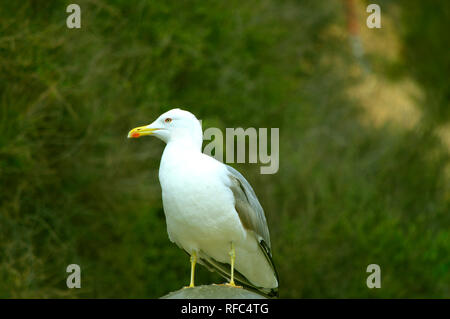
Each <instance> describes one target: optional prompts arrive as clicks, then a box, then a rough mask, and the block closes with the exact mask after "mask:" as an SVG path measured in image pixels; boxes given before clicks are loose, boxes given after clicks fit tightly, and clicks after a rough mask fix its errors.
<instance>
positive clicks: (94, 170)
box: [0, 0, 450, 298]
mask: <svg viewBox="0 0 450 319" xmlns="http://www.w3.org/2000/svg"><path fill="white" fill-rule="evenodd" d="M71 2H73V1H2V2H1V4H0V297H3V298H49V297H51V298H79V297H86V298H100V297H102V298H110V297H111V298H132V297H134V298H157V297H160V296H162V295H164V294H166V293H168V292H169V291H173V290H177V289H179V288H180V287H181V286H184V285H186V284H188V280H189V271H190V265H189V259H188V257H187V256H186V254H185V253H184V252H183V251H182V250H180V249H178V248H177V247H176V246H175V245H174V244H172V243H170V241H169V239H168V236H167V232H166V225H165V219H164V213H163V210H162V203H161V191H160V186H159V182H158V177H157V174H158V166H159V160H160V156H161V153H162V150H163V147H164V145H163V143H162V142H161V141H159V140H156V139H151V138H146V139H138V140H128V139H127V138H126V135H127V133H128V131H129V129H131V128H133V127H135V126H138V125H143V124H148V123H150V122H152V121H153V120H154V119H155V118H156V117H157V116H158V115H159V114H161V113H162V112H164V111H166V110H168V109H171V108H173V107H181V108H184V109H187V110H189V111H191V112H193V113H194V114H195V115H196V116H197V117H198V118H200V119H202V120H203V126H204V128H206V127H219V128H221V129H225V128H226V127H244V128H246V127H256V128H258V127H279V128H280V169H279V172H278V173H277V174H275V175H260V174H259V167H260V165H255V164H248V165H236V164H232V165H233V166H234V167H235V168H237V169H239V170H240V171H241V172H243V173H244V175H245V176H246V177H247V179H248V180H249V181H250V183H251V184H252V185H253V187H254V189H255V191H256V193H257V194H258V196H259V199H260V201H261V204H262V206H263V207H264V209H265V212H266V216H267V219H268V223H269V227H270V231H271V237H272V247H273V255H274V259H275V263H276V265H277V268H278V272H279V275H280V297H282V298H320V297H328V298H348V297H352V298H360V297H361V298H368V297H369V298H370V297H376V298H379V297H384V298H421V297H425V298H428V297H437V298H443V297H446V298H449V297H450V289H449V287H450V216H449V213H450V192H449V191H450V187H449V184H450V183H449V177H450V167H449V149H450V124H449V119H450V108H449V100H450V89H449V83H450V81H449V71H450V63H449V58H450V55H449V52H450V50H449V41H448V36H446V35H445V34H446V32H447V31H448V30H450V26H449V22H450V2H449V1H440V2H438V1H436V2H434V1H433V2H428V1H419V0H413V1H378V2H377V3H378V4H379V5H380V6H381V23H382V28H381V29H368V28H367V27H366V25H365V20H366V18H367V16H368V15H369V14H368V13H366V10H365V9H366V6H367V5H368V4H369V2H363V1H356V0H355V1H340V0H334V1H288V0H286V1H278V0H262V1H256V0H250V1H235V0H231V1H125V0H114V1H106V0H83V1H82V0H79V1H76V3H78V4H79V5H80V7H81V11H82V14H81V24H82V27H81V29H68V28H67V27H66V18H67V16H68V15H69V14H68V13H66V6H67V5H68V4H70V3H71ZM349 22H350V24H353V25H357V26H358V28H357V29H358V30H359V31H358V32H357V33H356V34H353V36H352V35H351V34H352V33H351V32H350V31H349V28H348V24H349ZM446 37H447V38H446ZM352 41H359V42H356V43H359V44H361V45H362V48H363V49H364V52H365V53H364V55H363V56H360V55H359V54H358V51H355V50H354V49H352V48H353V47H352V43H355V42H352ZM72 263H76V264H79V265H80V266H81V270H82V276H81V285H82V288H81V289H68V288H67V287H66V278H67V275H68V274H67V273H66V272H65V270H66V267H67V265H68V264H72ZM371 263H376V264H379V265H380V266H381V272H382V273H381V279H382V288H381V289H368V288H367V286H366V278H367V276H368V275H369V274H368V273H366V267H367V265H368V264H371ZM212 282H216V283H217V282H223V279H222V278H221V277H220V276H219V275H217V274H215V273H210V272H208V271H207V270H206V269H205V268H203V267H199V268H198V271H197V283H198V284H209V283H212Z"/></svg>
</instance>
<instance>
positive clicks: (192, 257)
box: [184, 251, 197, 288]
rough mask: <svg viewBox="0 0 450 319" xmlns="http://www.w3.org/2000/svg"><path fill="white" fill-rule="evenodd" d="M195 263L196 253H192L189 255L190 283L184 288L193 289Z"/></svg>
mask: <svg viewBox="0 0 450 319" xmlns="http://www.w3.org/2000/svg"><path fill="white" fill-rule="evenodd" d="M196 263H197V252H196V251H193V252H192V255H191V283H190V284H189V286H186V287H184V288H193V287H194V276H195V264H196Z"/></svg>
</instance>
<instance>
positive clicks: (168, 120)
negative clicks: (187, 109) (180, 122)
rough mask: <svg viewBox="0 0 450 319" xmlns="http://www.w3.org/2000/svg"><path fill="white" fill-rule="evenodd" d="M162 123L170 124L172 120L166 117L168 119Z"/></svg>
mask: <svg viewBox="0 0 450 319" xmlns="http://www.w3.org/2000/svg"><path fill="white" fill-rule="evenodd" d="M164 122H166V123H170V122H172V119H171V118H170V117H168V118H166V119H165V120H164Z"/></svg>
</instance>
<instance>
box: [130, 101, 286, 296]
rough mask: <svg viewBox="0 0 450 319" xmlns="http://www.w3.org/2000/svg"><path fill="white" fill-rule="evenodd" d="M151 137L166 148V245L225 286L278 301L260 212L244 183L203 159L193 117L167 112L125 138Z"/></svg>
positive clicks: (161, 176) (163, 176)
mask: <svg viewBox="0 0 450 319" xmlns="http://www.w3.org/2000/svg"><path fill="white" fill-rule="evenodd" d="M147 135H153V136H155V137H157V138H159V139H161V140H162V141H164V142H165V143H166V146H165V148H164V152H163V154H162V157H161V163H160V167H159V181H160V184H161V190H162V202H163V208H164V214H165V217H166V224H167V233H168V235H169V239H170V241H171V242H173V243H175V244H176V245H177V246H178V247H180V248H181V249H183V250H185V251H186V252H187V253H188V254H189V255H190V262H191V281H190V284H189V286H187V287H185V288H189V287H194V276H195V265H196V263H199V264H201V265H203V266H205V267H207V268H208V269H209V270H210V271H217V272H218V273H219V274H220V275H222V276H223V277H224V278H226V279H227V280H229V282H228V283H227V284H225V285H226V286H231V287H237V288H242V287H241V286H238V285H236V283H235V279H236V281H238V282H239V283H241V284H243V285H244V286H246V287H247V288H250V289H252V290H257V291H259V292H261V293H262V294H264V295H266V296H269V297H275V296H278V281H279V280H278V274H277V271H276V269H275V265H274V263H273V260H272V252H271V244H270V235H269V229H268V226H267V221H266V217H265V215H264V211H263V208H262V207H261V204H260V203H259V201H258V198H257V197H256V194H255V192H254V191H253V189H252V187H251V186H250V184H249V182H248V181H247V180H246V179H245V178H244V176H242V175H241V173H239V172H238V171H237V170H235V169H234V168H232V167H231V166H228V165H226V164H224V163H222V162H220V161H218V160H216V159H215V158H213V157H210V156H208V155H205V154H203V153H202V142H203V132H202V127H201V124H200V121H199V120H198V119H197V118H196V117H195V115H193V114H192V113H190V112H188V111H185V110H181V109H178V108H177V109H172V110H170V111H167V112H166V113H164V114H162V115H161V116H159V117H158V119H156V120H155V121H154V122H153V123H151V124H149V125H145V126H140V127H136V128H134V129H132V130H131V131H130V132H129V133H128V138H139V137H142V136H147Z"/></svg>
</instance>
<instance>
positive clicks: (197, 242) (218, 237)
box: [159, 145, 246, 259]
mask: <svg viewBox="0 0 450 319" xmlns="http://www.w3.org/2000/svg"><path fill="white" fill-rule="evenodd" d="M223 169H224V168H223V164H221V163H220V162H217V161H216V160H214V159H213V158H210V157H208V156H206V155H204V154H201V153H199V152H192V151H189V150H187V149H186V150H184V149H180V148H179V147H177V148H175V147H170V145H167V146H166V149H165V150H164V154H163V157H162V159H161V166H160V171H159V179H160V183H161V188H162V199H163V206H164V212H165V215H166V221H167V232H168V234H169V238H170V240H171V241H173V242H175V243H176V244H177V245H179V246H180V247H182V248H183V249H185V250H186V251H188V252H192V250H200V249H201V250H203V251H205V252H208V253H210V254H212V255H211V256H214V255H215V254H218V255H220V256H216V257H220V259H222V255H223V254H224V255H225V256H227V254H228V248H229V245H228V243H231V241H234V242H237V241H241V240H242V239H243V238H245V236H246V232H245V230H244V228H243V227H242V225H241V222H240V219H239V216H238V214H237V213H236V211H235V209H234V199H233V194H232V192H231V190H230V189H229V188H228V187H227V186H226V184H225V179H226V178H227V177H226V174H225V172H224V170H223ZM218 177H219V178H218ZM218 246H223V247H224V248H225V251H224V252H219V251H217V249H216V247H218Z"/></svg>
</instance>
